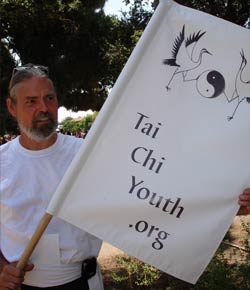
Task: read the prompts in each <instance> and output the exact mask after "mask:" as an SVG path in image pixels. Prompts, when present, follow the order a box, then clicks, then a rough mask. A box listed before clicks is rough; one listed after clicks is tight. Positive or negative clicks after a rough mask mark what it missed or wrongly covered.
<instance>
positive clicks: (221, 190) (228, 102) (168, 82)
mask: <svg viewBox="0 0 250 290" xmlns="http://www.w3.org/2000/svg"><path fill="white" fill-rule="evenodd" d="M249 80H250V31H249V30H248V29H245V28H242V27H240V26H237V25H235V24H232V23H230V22H227V21H224V20H222V19H218V18H216V17H214V16H211V15H208V14H206V13H203V12H199V11H196V10H193V9H190V8H187V7H184V6H181V5H179V4H177V3H175V2H174V1H166V0H165V1H161V2H160V5H159V6H158V8H157V10H156V11H155V13H154V15H153V17H152V19H151V21H150V23H149V24H148V26H147V28H146V29H145V31H144V33H143V35H142V37H141V39H140V40H139V42H138V44H137V46H136V48H135V49H134V51H133V53H132V55H131V57H130V58H129V60H128V62H127V64H126V66H125V68H124V69H123V71H122V73H121V75H120V76H119V78H118V80H117V82H116V84H115V86H114V88H113V90H112V93H111V94H110V96H109V97H108V99H107V101H106V103H105V104H104V106H103V108H102V110H101V112H100V113H99V116H98V118H97V120H96V122H95V123H94V125H93V127H92V129H91V131H90V132H89V135H88V137H87V139H86V143H85V145H83V146H82V148H81V149H80V152H79V154H78V155H77V156H76V158H75V159H74V161H73V163H72V165H71V167H70V169H69V170H68V172H67V174H66V176H65V177H64V179H63V181H62V182H61V184H60V185H59V187H58V190H57V192H56V194H55V196H54V198H53V199H52V201H51V203H50V205H49V207H48V212H49V213H51V214H53V215H58V216H59V217H61V218H63V219H65V220H66V221H68V222H70V223H72V224H74V225H76V226H78V227H80V228H82V229H84V230H86V231H89V232H90V233H92V234H93V235H96V236H98V237H100V238H102V239H104V240H106V241H107V242H109V243H111V244H113V245H114V246H116V247H118V248H120V249H122V250H123V251H125V252H127V253H128V254H130V255H133V256H135V257H137V258H139V259H141V260H142V261H144V262H146V263H149V264H151V265H153V266H155V267H157V268H159V269H161V270H162V271H165V272H167V273H169V274H171V275H173V276H175V277H178V278H180V279H183V280H185V281H188V282H190V283H196V281H197V279H198V278H199V276H200V275H201V273H202V272H203V271H204V269H205V268H206V266H207V264H208V263H209V261H210V259H211V258H212V256H213V255H214V253H215V251H216V249H217V247H218V246H219V243H220V242H221V240H222V238H223V237H224V235H225V233H226V232H227V230H228V228H229V226H230V224H231V223H232V221H233V218H234V216H235V214H236V212H237V210H238V205H237V200H238V195H239V194H240V193H241V192H242V190H243V189H244V188H245V187H246V186H249V185H250V166H249V163H250V146H249V144H250V104H249V101H250V82H249Z"/></svg>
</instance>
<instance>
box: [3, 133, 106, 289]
mask: <svg viewBox="0 0 250 290" xmlns="http://www.w3.org/2000/svg"><path fill="white" fill-rule="evenodd" d="M82 142H83V139H79V138H75V137H72V136H67V135H62V134H58V137H57V140H56V142H55V143H54V144H53V145H52V146H51V147H49V148H46V149H44V150H38V151H31V150H27V149H25V148H24V147H22V146H21V144H20V142H19V137H17V138H16V139H14V140H13V141H11V142H8V143H6V144H4V145H2V146H0V215H1V219H0V233H1V234H0V249H1V251H2V253H3V255H4V256H5V258H6V259H7V260H8V261H9V262H13V261H18V260H19V259H20V257H21V255H22V253H23V251H24V249H25V247H26V245H27V243H28V240H29V239H30V238H31V236H32V234H33V233H34V231H35V229H36V227H37V225H38V224H39V222H40V220H41V218H42V216H43V215H44V213H45V211H46V208H47V206H48V203H49V201H50V199H51V197H52V195H53V194H54V192H55V190H56V188H57V186H58V184H59V182H60V181H61V180H62V178H63V175H64V174H65V172H66V170H67V168H68V166H69V164H70V163H71V161H72V159H73V158H74V156H75V155H76V152H77V151H78V150H79V147H80V146H81V144H82ZM101 243H102V242H101V240H99V239H98V238H96V237H94V236H92V235H90V234H89V233H86V232H84V231H82V230H80V229H78V228H76V227H75V226H73V225H70V224H69V223H66V222H64V221H63V220H61V219H59V218H57V217H53V218H52V220H51V222H50V223H49V225H48V227H47V229H46V230H45V233H44V235H43V236H42V239H41V240H40V241H39V243H38V245H37V247H36V249H35V251H34V253H33V254H32V256H31V258H30V261H31V262H33V263H34V264H35V268H34V270H32V271H31V272H27V273H26V275H25V281H24V283H25V284H27V285H32V286H36V287H51V286H56V285H60V284H65V283H68V282H70V281H72V280H74V279H77V278H79V277H80V272H81V262H82V261H83V260H85V259H87V258H89V257H92V256H95V257H97V255H98V253H99V250H100V247H101ZM96 278H97V277H96ZM94 289H95V290H96V289H101V288H94Z"/></svg>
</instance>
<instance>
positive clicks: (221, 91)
mask: <svg viewBox="0 0 250 290" xmlns="http://www.w3.org/2000/svg"><path fill="white" fill-rule="evenodd" d="M240 56H241V63H240V65H239V69H238V70H237V73H236V75H235V81H234V91H233V93H232V96H231V97H229V96H228V94H226V92H225V87H226V81H225V78H224V76H223V75H222V74H221V73H220V72H219V71H216V70H206V71H204V72H202V73H201V74H199V75H198V76H197V77H196V78H194V79H188V80H186V81H195V82H196V89H197V91H198V93H199V94H200V95H201V96H202V97H204V98H207V99H214V98H217V97H218V96H220V95H224V96H225V98H226V100H227V102H228V103H231V102H234V101H237V104H236V106H235V108H234V111H233V113H232V115H231V116H228V117H227V119H228V120H229V121H230V120H232V119H233V118H234V116H235V114H236V111H237V109H238V107H239V105H240V104H241V103H242V102H243V101H244V100H246V101H247V102H248V103H250V79H249V80H245V79H244V76H243V74H244V70H245V67H246V65H247V59H246V57H245V54H244V51H243V49H242V50H241V52H240ZM246 91H248V92H249V93H248V96H247V95H246Z"/></svg>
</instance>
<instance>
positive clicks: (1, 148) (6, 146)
mask: <svg viewBox="0 0 250 290" xmlns="http://www.w3.org/2000/svg"><path fill="white" fill-rule="evenodd" d="M14 143H16V139H13V140H11V141H8V142H6V143H4V144H2V145H0V152H1V154H4V153H5V152H8V151H9V150H10V148H11V147H12V146H13V144H14Z"/></svg>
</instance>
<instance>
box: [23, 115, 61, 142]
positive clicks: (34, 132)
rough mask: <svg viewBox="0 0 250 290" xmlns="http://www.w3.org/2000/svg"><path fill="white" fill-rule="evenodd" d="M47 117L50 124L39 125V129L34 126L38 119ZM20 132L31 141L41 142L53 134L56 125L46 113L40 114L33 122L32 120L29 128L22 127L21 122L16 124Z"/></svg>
mask: <svg viewBox="0 0 250 290" xmlns="http://www.w3.org/2000/svg"><path fill="white" fill-rule="evenodd" d="M44 117H48V118H49V120H50V122H49V123H46V124H43V125H40V126H39V127H37V126H36V121H38V120H39V119H40V118H44ZM18 125H19V128H20V130H21V131H22V132H23V133H24V134H25V135H27V136H28V138H30V139H31V140H34V141H36V142H41V141H45V140H47V139H49V138H50V137H51V136H52V135H53V134H54V133H55V132H56V128H57V125H58V123H57V122H56V121H54V120H53V118H52V117H50V115H49V114H47V113H40V114H39V115H38V116H37V117H36V119H35V120H33V122H32V125H31V127H30V128H27V127H26V126H24V125H23V124H22V123H21V122H18Z"/></svg>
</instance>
